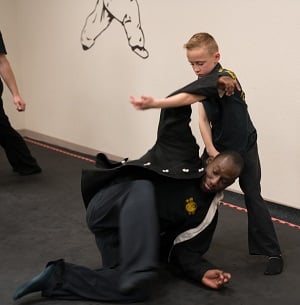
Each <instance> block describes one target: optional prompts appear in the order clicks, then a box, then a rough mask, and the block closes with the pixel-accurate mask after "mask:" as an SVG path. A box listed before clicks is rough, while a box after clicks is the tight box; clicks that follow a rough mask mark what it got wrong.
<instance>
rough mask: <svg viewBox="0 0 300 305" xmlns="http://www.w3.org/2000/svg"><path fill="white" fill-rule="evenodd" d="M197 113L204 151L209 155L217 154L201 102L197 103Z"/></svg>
mask: <svg viewBox="0 0 300 305" xmlns="http://www.w3.org/2000/svg"><path fill="white" fill-rule="evenodd" d="M198 114H199V129H200V133H201V137H202V140H203V143H204V146H205V149H206V152H207V154H208V156H209V157H213V158H214V157H215V156H217V155H218V154H219V152H218V151H217V150H216V148H215V146H214V144H213V140H212V134H211V127H210V122H209V121H208V118H207V115H206V112H205V109H204V106H203V104H202V103H199V105H198Z"/></svg>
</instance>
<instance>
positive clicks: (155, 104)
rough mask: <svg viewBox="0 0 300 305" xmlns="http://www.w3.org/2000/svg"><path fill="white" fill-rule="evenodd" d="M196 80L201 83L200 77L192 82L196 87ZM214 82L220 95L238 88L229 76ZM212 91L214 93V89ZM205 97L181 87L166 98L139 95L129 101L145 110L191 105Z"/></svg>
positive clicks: (231, 92) (227, 93)
mask: <svg viewBox="0 0 300 305" xmlns="http://www.w3.org/2000/svg"><path fill="white" fill-rule="evenodd" d="M197 82H199V83H201V79H199V80H197V81H196V82H194V83H193V84H196V85H195V87H197ZM216 83H217V89H218V90H219V94H221V95H222V94H224V93H225V95H228V96H230V95H232V94H233V93H234V90H235V88H237V89H238V90H239V89H240V87H239V84H238V82H237V81H236V80H235V79H232V78H231V77H229V76H220V77H218V79H217V81H216ZM215 86H216V85H215ZM207 92H208V91H207ZM212 92H213V93H214V91H212ZM213 93H212V94H213ZM205 97H206V96H204V95H198V94H192V93H188V92H185V89H182V92H179V93H177V94H174V95H170V96H168V97H166V98H158V99H155V98H153V97H152V96H141V98H139V99H137V98H135V97H133V96H131V97H130V103H131V104H132V105H133V106H134V107H135V108H136V109H137V110H146V109H150V108H173V107H181V106H186V105H191V104H193V103H195V102H199V101H201V100H203V99H204V98H205Z"/></svg>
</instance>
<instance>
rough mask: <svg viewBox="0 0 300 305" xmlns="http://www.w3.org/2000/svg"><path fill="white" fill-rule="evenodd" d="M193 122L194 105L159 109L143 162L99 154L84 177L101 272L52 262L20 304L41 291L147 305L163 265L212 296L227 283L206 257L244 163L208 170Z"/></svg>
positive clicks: (25, 288) (231, 156)
mask: <svg viewBox="0 0 300 305" xmlns="http://www.w3.org/2000/svg"><path fill="white" fill-rule="evenodd" d="M217 81H218V80H212V79H207V80H203V79H201V82H200V81H199V82H197V86H198V88H197V89H198V95H203V96H206V95H207V94H214V92H216V94H218V93H217V89H216V87H217V86H216V84H217ZM190 116H191V107H190V106H184V107H178V108H169V109H164V110H162V111H161V118H160V123H159V127H158V136H157V141H156V143H155V145H154V146H153V147H152V148H151V149H150V150H149V151H148V152H147V153H146V154H145V155H144V156H143V157H141V158H140V159H138V160H134V161H127V162H125V161H124V162H120V163H116V162H111V161H109V160H108V159H107V158H106V156H105V155H103V154H99V155H98V156H97V162H96V165H97V167H98V168H97V169H95V170H84V171H83V174H82V195H83V200H84V203H85V205H86V208H87V223H88V226H89V228H90V230H91V231H92V232H93V233H94V235H95V239H96V243H97V246H98V248H99V250H100V252H101V256H102V268H101V269H99V270H91V269H89V268H87V267H84V266H78V265H74V264H70V263H67V262H65V261H64V260H62V259H61V260H57V261H52V262H49V263H48V264H47V266H46V268H45V269H44V271H42V273H41V274H39V275H38V276H36V277H34V278H33V279H31V280H30V281H28V282H26V283H25V284H23V285H22V286H20V287H19V288H18V289H17V290H16V291H15V293H14V295H13V298H14V299H15V300H16V299H19V298H21V297H23V296H25V295H27V294H30V293H33V292H38V291H41V293H42V296H44V297H51V298H56V299H69V300H74V299H88V300H95V301H102V302H103V301H108V302H126V303H128V302H138V301H142V300H145V299H146V298H148V297H149V295H151V290H149V289H148V288H149V287H151V285H150V284H149V283H150V282H151V281H152V280H153V279H154V278H155V276H156V274H157V269H158V267H159V262H160V259H162V260H163V261H165V262H168V263H169V264H170V265H172V266H174V267H176V268H177V269H178V270H180V271H181V272H182V273H183V275H184V276H185V277H187V278H189V279H192V280H194V281H195V282H199V283H202V284H203V285H205V286H207V287H210V288H212V289H218V288H221V287H222V286H223V285H224V284H226V283H227V282H228V281H229V280H230V277H231V275H230V273H227V272H224V271H223V270H221V269H218V268H217V267H215V266H214V265H212V264H211V263H209V262H208V261H206V260H205V259H204V258H203V255H204V254H205V253H206V252H207V250H208V249H209V246H210V243H211V240H212V237H213V233H214V231H215V227H216V224H217V217H218V213H217V205H218V203H219V201H220V199H221V198H222V192H221V191H222V190H223V189H225V188H226V187H227V186H229V185H231V184H232V183H233V182H234V181H235V179H236V178H237V177H238V176H239V174H240V172H241V170H242V167H243V160H242V158H241V157H240V155H239V154H237V153H235V152H231V151H228V152H223V153H221V154H219V155H218V156H217V157H216V158H215V159H210V160H209V164H208V166H207V167H206V168H205V170H204V169H203V168H202V166H201V160H200V158H199V146H198V145H197V143H196V140H195V138H194V136H193V134H192V131H191V128H190ZM159 256H160V258H159Z"/></svg>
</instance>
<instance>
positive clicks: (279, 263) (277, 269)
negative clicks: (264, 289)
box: [264, 256, 283, 275]
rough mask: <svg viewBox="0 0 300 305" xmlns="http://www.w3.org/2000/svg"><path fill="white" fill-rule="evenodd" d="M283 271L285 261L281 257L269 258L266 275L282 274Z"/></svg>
mask: <svg viewBox="0 0 300 305" xmlns="http://www.w3.org/2000/svg"><path fill="white" fill-rule="evenodd" d="M282 269H283V259H282V257H281V256H269V258H268V263H267V268H266V270H265V273H264V274H265V275H276V274H280V273H281V272H282Z"/></svg>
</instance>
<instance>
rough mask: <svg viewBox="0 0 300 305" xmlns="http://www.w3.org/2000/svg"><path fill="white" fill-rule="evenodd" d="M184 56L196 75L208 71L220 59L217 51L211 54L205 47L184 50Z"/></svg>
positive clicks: (205, 73)
mask: <svg viewBox="0 0 300 305" xmlns="http://www.w3.org/2000/svg"><path fill="white" fill-rule="evenodd" d="M186 56H187V59H188V61H189V63H190V64H191V66H192V68H193V70H194V72H195V73H196V75H197V77H202V76H205V75H207V74H208V73H210V72H211V71H212V70H213V69H214V67H215V66H216V64H217V63H218V62H219V60H220V53H219V52H216V53H213V54H211V53H209V52H208V50H207V48H205V47H198V48H194V49H191V50H186Z"/></svg>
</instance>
